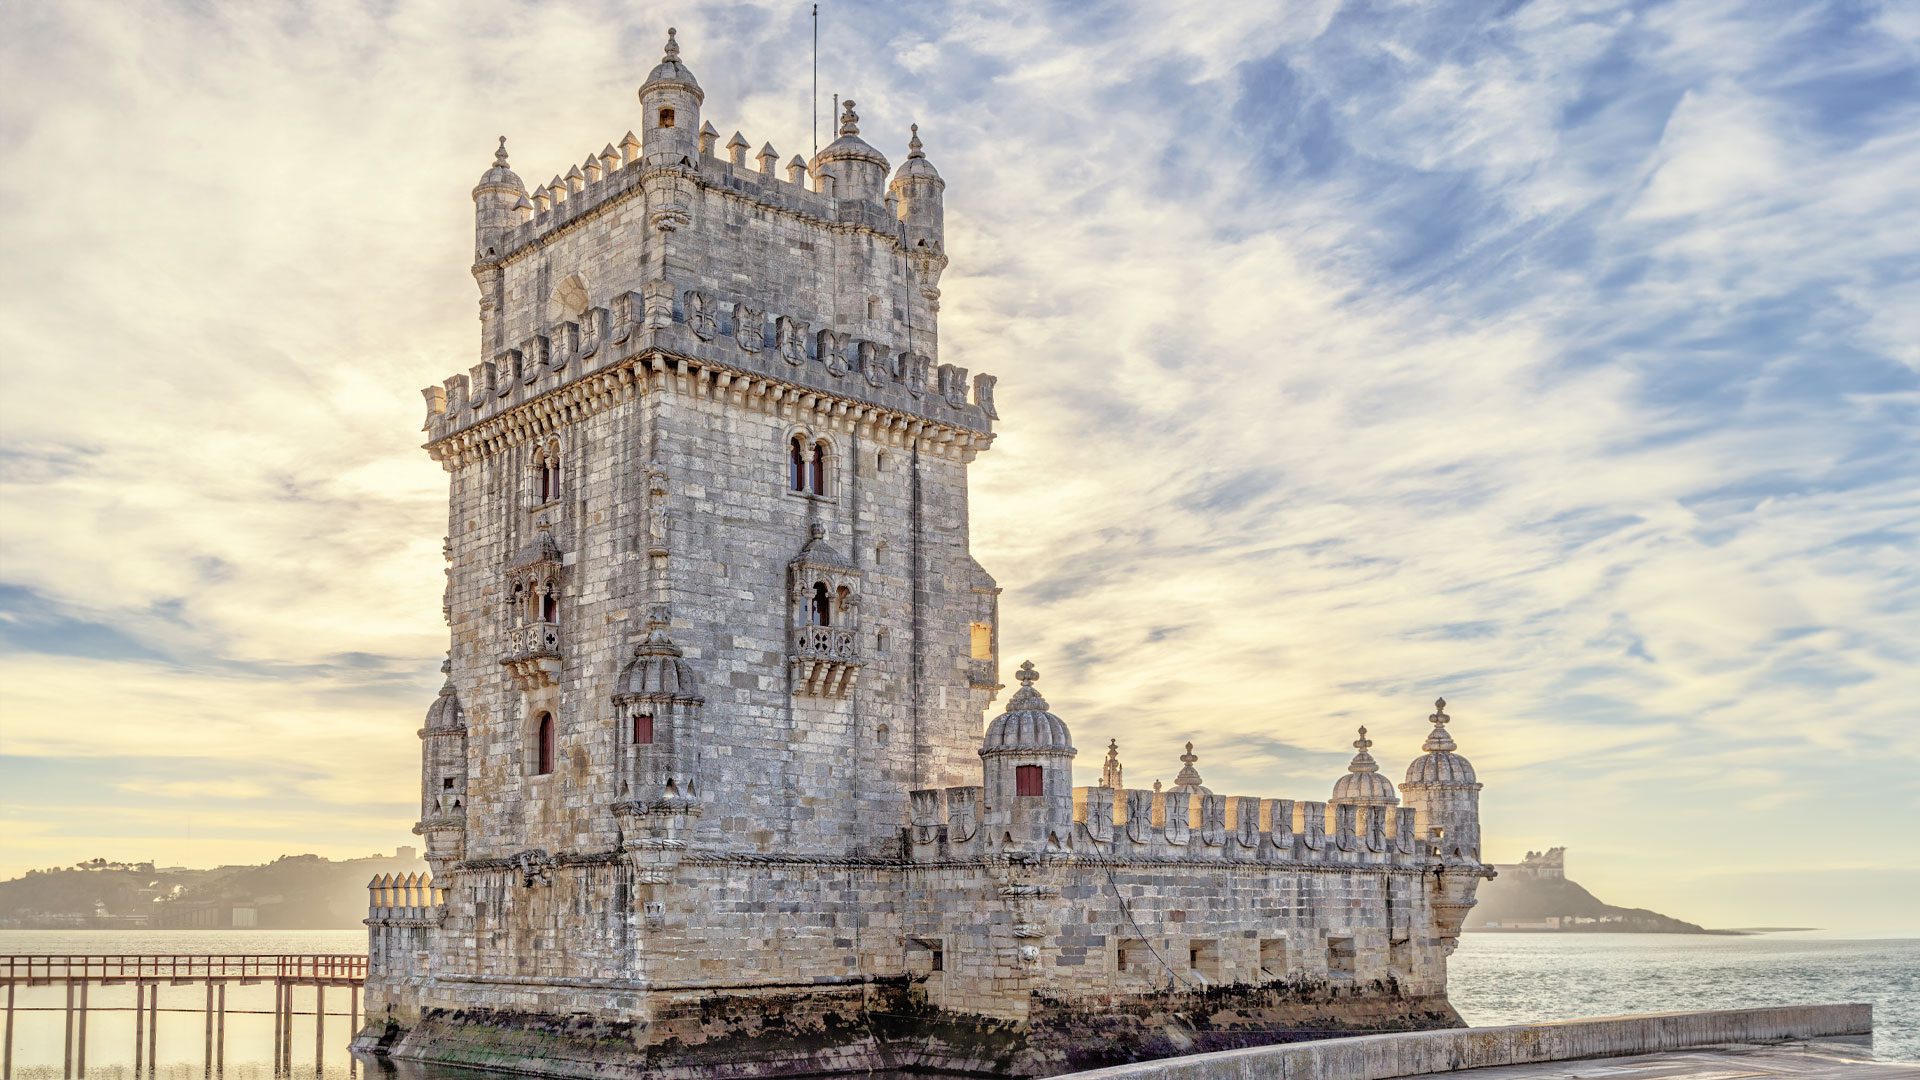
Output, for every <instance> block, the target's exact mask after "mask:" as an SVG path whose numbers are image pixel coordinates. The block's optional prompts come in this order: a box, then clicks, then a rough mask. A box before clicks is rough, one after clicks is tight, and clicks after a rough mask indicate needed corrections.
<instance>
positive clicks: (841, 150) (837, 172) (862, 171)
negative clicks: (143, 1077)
mask: <svg viewBox="0 0 1920 1080" xmlns="http://www.w3.org/2000/svg"><path fill="white" fill-rule="evenodd" d="M889 167H890V166H889V165H888V163H887V158H886V155H885V154H882V153H881V152H880V151H878V150H875V149H874V148H873V147H871V146H869V145H867V141H866V140H865V139H862V138H861V137H860V116H859V114H858V113H856V112H854V111H853V100H852V99H851V98H849V99H848V100H846V101H843V102H841V103H840V137H839V138H837V139H835V140H833V141H832V142H830V143H828V144H827V148H826V149H824V150H822V151H820V152H819V153H817V154H815V155H813V161H812V162H811V163H810V164H809V165H808V166H807V169H808V171H809V172H811V173H812V174H813V181H814V190H816V191H826V190H827V185H826V184H825V183H823V182H822V180H821V177H822V176H831V177H833V185H832V188H833V190H832V194H833V195H834V196H835V197H836V198H840V199H867V200H870V201H872V202H879V201H880V198H881V192H882V189H883V188H884V187H885V186H886V183H887V169H888V168H889Z"/></svg>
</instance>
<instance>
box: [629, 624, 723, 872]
mask: <svg viewBox="0 0 1920 1080" xmlns="http://www.w3.org/2000/svg"><path fill="white" fill-rule="evenodd" d="M668 625H669V620H668V617H667V607H666V605H664V604H656V605H653V606H652V607H651V608H650V609H649V610H648V612H647V633H646V637H645V638H644V639H643V640H642V641H641V642H640V644H638V645H636V646H634V649H633V658H632V659H631V660H629V661H628V662H627V665H626V667H625V668H623V669H621V672H620V681H619V682H618V683H616V684H615V692H614V695H613V711H614V725H615V727H614V739H615V743H616V745H617V746H618V747H619V748H620V754H621V757H622V758H623V759H624V760H623V763H622V764H623V765H624V770H623V771H624V776H623V777H622V780H621V785H620V801H619V802H617V803H615V804H614V807H613V814H614V820H615V821H616V822H617V823H618V824H619V827H620V850H621V853H622V854H623V855H624V856H625V857H626V860H627V864H628V865H629V866H630V867H632V868H633V870H634V872H635V874H636V876H637V878H638V880H640V881H643V882H652V883H656V884H657V883H659V882H663V881H666V880H667V879H668V878H669V877H670V876H671V875H672V872H673V869H674V867H676V866H678V865H679V862H680V856H681V854H682V853H683V852H684V851H685V850H686V846H687V844H686V833H687V831H688V829H689V827H690V826H691V823H692V819H694V818H696V817H699V816H700V782H699V777H698V768H697V764H698V760H699V754H698V750H697V748H696V747H695V746H694V745H693V739H694V733H695V732H697V731H699V730H700V710H701V707H702V706H704V705H705V704H706V698H705V697H704V696H702V695H701V693H700V680H699V677H698V676H697V675H695V674H694V670H693V667H692V666H691V665H690V664H688V663H687V661H686V655H685V654H684V653H683V652H682V651H681V650H680V647H679V646H678V645H675V644H674V643H673V638H672V637H670V636H669V635H668V633H667V628H668Z"/></svg>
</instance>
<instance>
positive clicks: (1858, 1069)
mask: <svg viewBox="0 0 1920 1080" xmlns="http://www.w3.org/2000/svg"><path fill="white" fill-rule="evenodd" d="M1469 1074H1470V1075H1471V1076H1472V1078H1473V1080H1767V1078H1770V1077H1776V1076H1779V1077H1793V1078H1795V1080H1882V1078H1885V1080H1915V1078H1920V1065H1913V1064H1908V1063H1905V1062H1896V1061H1880V1060H1877V1059H1875V1058H1874V1057H1873V1054H1872V1052H1871V1051H1869V1050H1868V1049H1867V1048H1866V1047H1864V1046H1859V1045H1854V1044H1849V1043H1840V1042H1813V1043H1776V1044H1773V1045H1770V1046H1714V1047H1703V1048H1701V1049H1698V1050H1673V1051H1669V1052H1667V1053H1663V1054H1641V1055H1638V1056H1635V1057H1613V1058H1588V1059H1586V1060H1584V1061H1549V1062H1542V1063H1540V1064H1536V1065H1496V1066H1493V1067H1491V1068H1485V1069H1472V1070H1469Z"/></svg>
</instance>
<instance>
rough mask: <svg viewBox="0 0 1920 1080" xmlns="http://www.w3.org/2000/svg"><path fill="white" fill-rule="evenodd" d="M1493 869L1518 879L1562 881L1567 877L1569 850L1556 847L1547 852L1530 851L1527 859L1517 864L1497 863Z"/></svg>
mask: <svg viewBox="0 0 1920 1080" xmlns="http://www.w3.org/2000/svg"><path fill="white" fill-rule="evenodd" d="M1493 868H1494V869H1495V870H1498V871H1499V872H1500V873H1501V874H1504V875H1511V876H1513V877H1516V878H1535V879H1542V880H1549V881H1558V880H1562V879H1564V878H1565V877H1566V876H1567V849H1566V848H1564V847H1556V848H1548V849H1547V850H1545V851H1529V852H1527V857H1526V858H1524V859H1521V860H1520V861H1519V862H1517V863H1495V864H1494V867H1493Z"/></svg>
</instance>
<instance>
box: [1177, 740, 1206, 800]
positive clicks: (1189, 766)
mask: <svg viewBox="0 0 1920 1080" xmlns="http://www.w3.org/2000/svg"><path fill="white" fill-rule="evenodd" d="M1199 760H1200V756H1199V755H1198V754H1195V753H1194V752H1193V744H1192V743H1188V744H1187V752H1186V753H1184V754H1181V755H1180V775H1178V776H1175V777H1174V778H1173V786H1174V787H1176V788H1201V790H1202V791H1204V790H1206V789H1205V788H1204V787H1202V786H1201V780H1200V770H1198V769H1196V768H1194V767H1193V764H1194V762H1196V761H1199Z"/></svg>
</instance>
